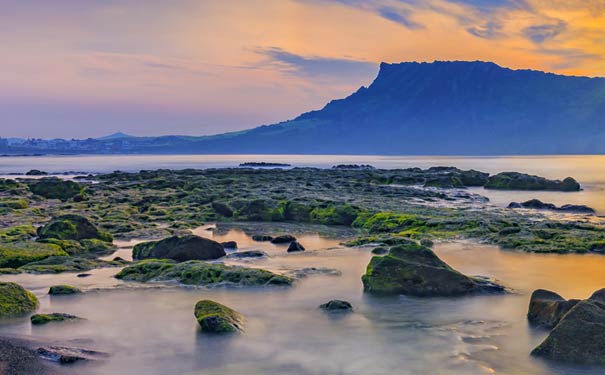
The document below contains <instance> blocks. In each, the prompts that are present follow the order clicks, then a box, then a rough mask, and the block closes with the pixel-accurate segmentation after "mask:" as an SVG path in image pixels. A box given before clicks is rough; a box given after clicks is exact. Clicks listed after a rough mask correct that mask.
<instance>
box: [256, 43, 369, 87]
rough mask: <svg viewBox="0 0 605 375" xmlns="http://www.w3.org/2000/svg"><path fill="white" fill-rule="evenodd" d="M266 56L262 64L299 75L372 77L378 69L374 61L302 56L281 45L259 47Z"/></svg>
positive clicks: (344, 78) (342, 77)
mask: <svg viewBox="0 0 605 375" xmlns="http://www.w3.org/2000/svg"><path fill="white" fill-rule="evenodd" d="M256 52H257V53H259V54H261V55H263V56H265V57H266V58H267V60H266V61H264V62H263V63H261V65H263V64H264V65H267V64H269V65H271V66H273V67H275V68H277V69H279V70H281V71H283V72H285V73H288V74H292V75H295V76H299V77H312V78H327V77H330V78H336V79H339V78H340V79H343V80H347V79H350V78H352V77H357V78H359V77H371V76H372V75H373V74H374V73H375V72H376V69H377V65H376V64H375V63H373V62H368V61H359V60H352V59H347V58H331V57H321V56H302V55H298V54H295V53H292V52H289V51H286V50H283V49H281V48H279V47H269V48H257V49H256Z"/></svg>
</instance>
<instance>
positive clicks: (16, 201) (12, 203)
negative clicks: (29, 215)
mask: <svg viewBox="0 0 605 375" xmlns="http://www.w3.org/2000/svg"><path fill="white" fill-rule="evenodd" d="M28 206H29V204H28V203H27V200H25V199H23V198H2V199H0V207H7V208H10V209H13V210H23V209H26V208H27V207H28Z"/></svg>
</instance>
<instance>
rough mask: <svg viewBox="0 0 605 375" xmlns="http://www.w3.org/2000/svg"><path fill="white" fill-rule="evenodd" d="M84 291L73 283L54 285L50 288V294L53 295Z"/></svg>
mask: <svg viewBox="0 0 605 375" xmlns="http://www.w3.org/2000/svg"><path fill="white" fill-rule="evenodd" d="M79 293H82V291H81V290H80V289H78V288H76V287H75V286H71V285H53V286H51V287H50V288H48V294H50V295H51V296H59V295H71V294H79Z"/></svg>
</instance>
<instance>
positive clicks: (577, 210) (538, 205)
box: [508, 199, 596, 215]
mask: <svg viewBox="0 0 605 375" xmlns="http://www.w3.org/2000/svg"><path fill="white" fill-rule="evenodd" d="M508 208H527V209H533V210H549V211H558V212H566V213H573V214H588V215H594V214H595V213H596V212H595V210H594V209H592V208H590V207H588V206H584V205H574V204H564V205H563V206H561V207H557V206H556V205H554V204H552V203H544V202H542V201H541V200H539V199H531V200H528V201H526V202H522V203H518V202H511V203H510V204H509V205H508Z"/></svg>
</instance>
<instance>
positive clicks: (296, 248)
mask: <svg viewBox="0 0 605 375" xmlns="http://www.w3.org/2000/svg"><path fill="white" fill-rule="evenodd" d="M297 251H305V248H304V246H303V245H301V244H300V243H299V242H298V241H292V242H290V245H289V246H288V252H289V253H293V252H297Z"/></svg>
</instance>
